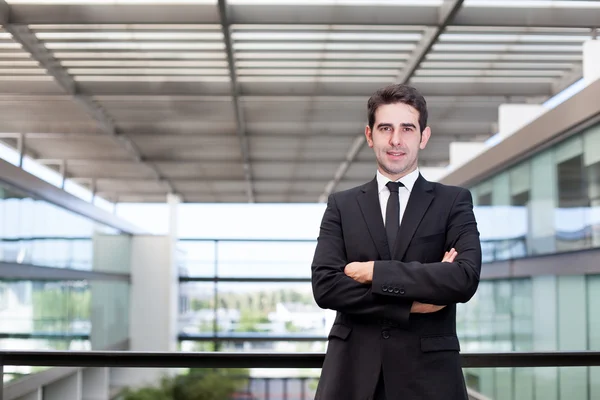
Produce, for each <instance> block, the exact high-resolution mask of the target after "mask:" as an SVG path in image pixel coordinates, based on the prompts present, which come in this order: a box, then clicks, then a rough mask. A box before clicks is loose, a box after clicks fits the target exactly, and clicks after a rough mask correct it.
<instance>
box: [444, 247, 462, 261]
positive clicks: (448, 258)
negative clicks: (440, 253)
mask: <svg viewBox="0 0 600 400" xmlns="http://www.w3.org/2000/svg"><path fill="white" fill-rule="evenodd" d="M457 255H458V252H457V251H456V250H455V249H453V248H452V249H450V251H447V252H445V253H444V258H443V259H442V262H453V261H454V259H455V258H456V256H457Z"/></svg>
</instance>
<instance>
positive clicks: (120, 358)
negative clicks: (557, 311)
mask: <svg viewBox="0 0 600 400" xmlns="http://www.w3.org/2000/svg"><path fill="white" fill-rule="evenodd" d="M324 357H325V355H324V354H323V353H287V354H283V353H280V354H274V353H219V352H202V353H183V352H179V353H178V352H130V351H85V352H74V351H73V352H72V351H0V376H2V372H3V371H4V366H6V365H10V366H44V367H130V368H321V366H322V364H323V360H324ZM461 363H462V367H463V368H511V367H512V368H521V367H587V366H600V352H594V351H581V352H545V353H535V352H526V353H517V352H514V353H472V354H461ZM0 400H3V390H0Z"/></svg>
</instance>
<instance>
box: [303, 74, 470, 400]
mask: <svg viewBox="0 0 600 400" xmlns="http://www.w3.org/2000/svg"><path fill="white" fill-rule="evenodd" d="M368 117H369V119H368V126H367V127H366V128H365V136H366V139H367V143H368V145H369V147H371V148H372V149H373V150H374V152H375V158H376V160H377V166H378V168H377V172H376V176H375V178H374V179H373V180H372V181H371V182H369V183H367V184H365V185H363V186H359V187H356V188H353V189H349V190H346V191H343V192H339V193H335V194H332V195H331V196H329V199H328V202H327V208H326V211H325V214H324V216H323V220H322V223H321V228H320V233H319V238H318V243H317V247H316V250H315V255H314V260H313V263H312V285H313V292H314V297H315V300H316V302H317V304H318V305H319V306H320V307H322V308H328V309H332V310H336V311H337V316H336V319H335V322H334V325H333V327H332V329H331V332H330V334H329V338H328V339H329V343H328V348H327V354H326V357H325V362H324V364H323V369H322V372H321V379H320V381H319V385H318V388H317V393H316V397H315V399H317V400H367V399H375V400H379V399H387V400H400V399H401V400H412V399H414V400H417V399H418V400H437V399H439V400H459V399H460V400H463V399H467V393H466V388H465V383H464V378H463V374H462V369H461V364H460V357H459V351H460V346H459V341H458V339H457V336H456V303H461V302H467V301H468V300H469V299H470V298H471V297H472V296H473V295H474V294H475V291H476V290H477V286H478V284H479V273H480V269H481V246H480V242H479V232H478V230H477V224H476V221H475V217H474V215H473V203H472V198H471V194H470V192H469V191H468V190H466V189H462V188H459V187H452V186H445V185H442V184H437V183H431V182H428V181H427V180H425V179H424V178H423V176H422V175H420V173H419V169H418V158H419V157H418V156H419V151H420V150H423V149H424V148H425V146H426V145H427V142H428V141H429V138H430V136H431V129H430V128H429V127H428V126H427V105H426V102H425V99H424V98H423V97H422V96H421V95H420V94H419V93H418V92H417V90H415V89H414V88H412V87H409V86H405V85H392V86H389V87H385V88H383V89H380V90H379V91H377V92H376V93H375V94H373V96H372V97H371V98H370V99H369V101H368Z"/></svg>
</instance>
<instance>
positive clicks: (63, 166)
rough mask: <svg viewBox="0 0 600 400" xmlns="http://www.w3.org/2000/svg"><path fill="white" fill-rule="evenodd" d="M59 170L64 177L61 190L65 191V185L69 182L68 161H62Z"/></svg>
mask: <svg viewBox="0 0 600 400" xmlns="http://www.w3.org/2000/svg"><path fill="white" fill-rule="evenodd" d="M59 169H60V175H61V177H62V183H61V186H60V188H61V189H62V190H65V184H66V182H67V160H62V161H61V163H60V165H59Z"/></svg>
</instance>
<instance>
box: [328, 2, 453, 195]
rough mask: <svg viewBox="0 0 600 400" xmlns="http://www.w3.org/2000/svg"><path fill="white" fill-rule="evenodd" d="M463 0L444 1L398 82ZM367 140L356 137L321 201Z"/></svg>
mask: <svg viewBox="0 0 600 400" xmlns="http://www.w3.org/2000/svg"><path fill="white" fill-rule="evenodd" d="M463 2H464V0H445V1H444V3H443V4H442V5H441V6H440V8H439V10H438V21H437V25H436V26H435V27H428V28H427V29H426V30H425V33H424V34H423V36H422V38H421V42H420V43H419V45H418V46H417V48H416V49H415V51H414V53H413V55H412V57H411V58H410V60H409V61H408V64H407V65H405V66H404V67H403V69H402V70H401V72H400V74H399V75H398V78H397V80H396V82H398V83H407V82H408V81H409V80H410V78H411V77H412V76H413V75H414V73H415V71H416V70H417V68H419V65H420V64H421V62H423V60H424V59H425V57H426V56H427V53H429V51H430V50H431V48H432V47H433V45H434V43H435V42H436V41H437V40H438V38H439V37H440V35H441V34H442V32H443V31H444V30H445V29H446V26H448V24H449V23H450V21H452V19H453V18H454V17H455V15H456V14H457V13H458V11H459V10H460V8H461V6H462V4H463ZM365 142H366V139H365V135H364V134H363V133H361V134H359V135H358V136H357V137H356V139H355V141H354V143H353V144H352V146H351V147H350V149H349V150H348V153H347V154H346V159H345V160H344V161H343V162H342V163H341V164H340V166H339V167H338V169H337V171H336V172H335V175H334V176H333V179H332V180H331V181H329V183H327V186H325V190H324V191H323V193H322V194H321V196H319V202H320V203H324V202H326V201H327V198H328V197H329V195H330V194H331V193H333V191H334V190H335V188H336V187H337V185H338V184H339V183H340V181H341V180H342V179H343V177H344V175H346V173H347V172H348V169H349V168H350V165H352V163H353V162H354V160H355V159H356V156H357V155H358V153H359V152H360V150H361V149H362V148H363V145H364V144H365Z"/></svg>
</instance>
